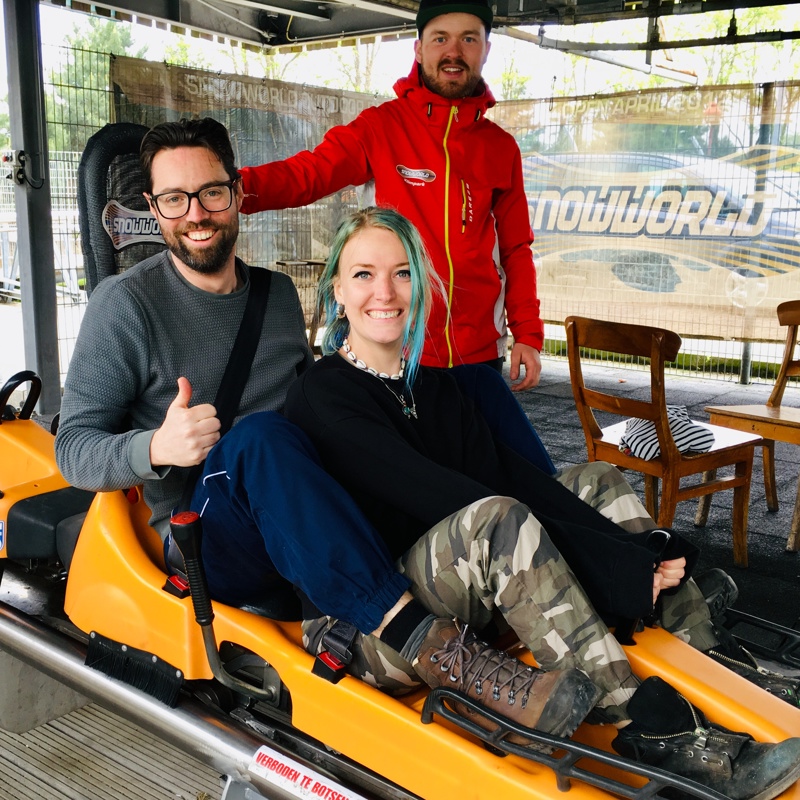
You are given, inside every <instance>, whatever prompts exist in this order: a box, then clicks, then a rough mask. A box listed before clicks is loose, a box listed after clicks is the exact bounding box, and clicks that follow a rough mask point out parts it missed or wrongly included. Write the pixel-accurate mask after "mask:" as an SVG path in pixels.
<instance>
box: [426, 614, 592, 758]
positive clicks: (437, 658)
mask: <svg viewBox="0 0 800 800" xmlns="http://www.w3.org/2000/svg"><path fill="white" fill-rule="evenodd" d="M413 666H414V670H415V671H416V673H417V674H418V675H419V676H420V677H421V678H422V679H423V680H424V681H425V682H426V683H427V684H428V685H429V686H431V687H436V686H450V687H451V688H453V689H458V690H459V691H462V692H464V694H466V695H467V696H468V697H470V698H472V699H473V700H477V701H478V702H479V703H480V704H481V705H483V706H486V708H488V709H490V710H492V711H494V712H496V713H498V714H502V715H503V716H505V717H508V718H509V719H510V720H512V721H513V722H516V723H517V724H518V725H524V726H525V727H527V728H536V729H537V730H539V731H543V732H544V733H551V734H553V735H554V736H564V737H566V736H571V735H572V734H573V733H574V732H575V729H576V728H577V727H578V725H580V724H581V722H582V721H583V720H584V718H585V717H586V715H587V714H588V713H589V711H590V710H591V709H592V707H593V706H594V704H595V703H596V702H597V700H598V698H599V697H600V695H601V694H602V692H601V691H600V689H598V688H597V687H596V686H595V685H594V684H593V683H592V681H591V680H590V679H589V678H588V677H587V676H586V675H584V674H583V673H582V672H580V671H579V670H576V669H568V670H554V671H552V672H544V671H542V670H540V669H535V668H534V667H530V666H528V665H527V664H525V663H524V662H522V661H520V660H519V659H517V658H514V657H513V656H510V655H509V654H508V653H505V652H503V651H502V650H494V649H493V648H491V647H489V645H487V644H485V643H484V642H481V641H480V640H479V639H478V638H477V637H476V636H475V634H473V633H472V632H471V631H470V630H469V629H468V627H467V625H465V624H463V623H461V622H458V621H457V620H447V619H437V620H436V621H435V622H434V623H433V625H432V626H431V629H430V631H429V632H428V635H427V636H426V637H425V640H424V641H423V643H422V646H421V647H420V650H419V654H418V656H417V658H416V659H415V660H414V664H413ZM454 709H455V711H456V712H457V713H458V714H460V715H461V716H464V717H466V718H469V719H470V720H471V721H472V722H474V723H475V724H476V725H479V726H480V727H482V728H483V729H484V730H494V729H495V726H494V725H492V724H491V723H489V722H487V720H485V719H484V718H483V717H480V716H478V715H476V714H475V713H474V712H472V711H470V709H468V708H466V707H464V706H458V705H454ZM508 740H509V741H510V742H514V743H516V744H521V745H530V744H531V742H530V741H529V740H527V739H522V738H521V737H519V736H515V735H513V734H512V735H510V736H509V737H508Z"/></svg>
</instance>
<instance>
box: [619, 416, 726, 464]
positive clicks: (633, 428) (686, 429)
mask: <svg viewBox="0 0 800 800" xmlns="http://www.w3.org/2000/svg"><path fill="white" fill-rule="evenodd" d="M667 420H669V427H670V430H671V431H672V438H673V439H674V440H675V444H676V445H677V447H678V450H680V452H681V453H707V452H708V451H709V450H710V449H711V447H712V446H713V444H714V434H713V432H712V431H710V430H709V429H708V428H705V427H703V426H702V425H698V424H697V423H696V422H692V420H691V419H689V412H688V411H687V409H686V406H667ZM619 449H620V450H622V452H623V453H627V454H628V455H632V456H636V457H637V458H642V459H644V460H645V461H650V460H651V459H653V458H658V457H659V455H661V448H660V447H659V445H658V437H657V436H656V426H655V424H654V423H652V422H650V420H646V419H629V420H628V422H627V423H626V425H625V432H624V433H623V434H622V437H621V438H620V440H619Z"/></svg>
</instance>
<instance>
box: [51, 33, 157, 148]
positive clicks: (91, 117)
mask: <svg viewBox="0 0 800 800" xmlns="http://www.w3.org/2000/svg"><path fill="white" fill-rule="evenodd" d="M132 48H133V38H132V36H131V32H130V27H129V26H128V25H127V24H125V23H121V22H115V21H113V20H100V19H98V18H97V17H88V18H87V19H86V21H85V22H84V21H82V23H81V24H76V25H75V26H74V28H73V30H72V33H71V34H68V35H67V37H66V47H65V48H63V58H62V63H61V65H60V66H58V67H56V68H55V69H53V70H52V71H51V73H50V75H49V76H48V79H47V81H46V86H45V89H46V96H45V102H46V112H47V131H48V144H49V147H50V150H73V151H77V150H83V148H84V146H85V145H86V141H87V139H88V138H89V137H90V136H91V135H92V134H93V133H95V132H96V131H97V130H99V129H100V128H101V127H102V126H103V125H105V124H106V123H107V122H109V118H110V107H111V86H110V85H109V84H110V80H109V64H110V59H111V57H112V56H115V55H117V56H119V55H130V56H134V57H136V58H142V57H143V56H144V55H145V53H146V51H147V48H146V47H143V48H141V49H139V50H138V51H136V52H132Z"/></svg>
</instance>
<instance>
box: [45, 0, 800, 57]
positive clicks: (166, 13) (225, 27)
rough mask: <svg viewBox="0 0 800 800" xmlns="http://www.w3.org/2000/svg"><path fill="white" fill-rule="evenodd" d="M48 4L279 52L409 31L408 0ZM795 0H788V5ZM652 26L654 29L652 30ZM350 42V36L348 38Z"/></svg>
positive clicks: (524, 12)
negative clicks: (220, 38)
mask: <svg viewBox="0 0 800 800" xmlns="http://www.w3.org/2000/svg"><path fill="white" fill-rule="evenodd" d="M45 1H46V2H50V3H51V4H52V5H57V6H62V7H66V8H71V9H73V10H75V11H83V12H86V13H90V14H97V15H100V16H106V17H115V18H118V19H123V20H133V19H136V20H138V21H140V22H145V23H150V24H155V25H158V26H159V27H167V28H172V29H175V30H177V31H181V32H184V31H187V32H194V33H196V34H198V35H202V36H208V37H222V38H223V39H225V40H234V41H237V42H239V43H241V44H243V45H245V46H257V47H264V46H266V47H270V48H276V49H279V50H287V49H289V50H290V49H295V48H299V47H309V46H311V47H313V46H324V45H325V44H326V43H329V44H336V43H339V42H342V40H345V41H346V40H352V39H359V38H360V39H364V38H368V37H374V36H384V37H385V36H392V35H395V36H412V35H415V29H414V17H415V14H416V9H417V2H415V0H118V2H114V3H89V2H83V0H45ZM797 2H800V0H790V2H789V3H780V5H791V4H795V3H797ZM494 5H495V26H496V27H497V28H499V29H500V30H501V31H503V30H504V29H508V28H515V27H517V26H521V25H524V26H530V25H533V26H538V27H539V28H540V29H541V30H540V35H541V36H542V37H545V39H544V43H546V41H547V40H546V30H547V27H548V26H555V25H577V24H581V23H588V22H609V21H612V20H617V21H619V20H638V19H647V20H649V21H650V23H651V24H650V26H649V28H648V35H647V39H646V41H644V42H641V43H639V44H637V45H635V46H632V45H630V44H629V45H627V46H626V48H625V49H643V50H657V49H661V48H663V47H665V46H669V47H675V46H680V43H674V42H670V43H664V42H659V41H658V35H657V30H658V27H657V25H656V23H657V20H658V19H659V18H663V17H670V16H674V15H686V14H698V13H702V12H709V11H731V12H732V11H733V10H734V9H736V8H741V7H742V6H745V7H747V8H754V7H759V6H775V5H779V4H778V3H776V2H774V0H738V2H737V1H736V0H687V1H686V2H673V1H672V0H664V1H663V2H659V0H496V2H495V4H494ZM735 27H736V26H735V23H734V24H733V25H732V27H731V29H729V31H728V33H727V35H726V36H724V37H720V38H719V39H718V40H713V41H709V42H708V43H709V44H712V43H719V44H736V43H739V42H742V41H754V40H755V41H769V40H770V39H771V38H772V37H773V35H774V38H794V37H791V36H787V35H786V32H780V31H774V32H761V33H759V34H758V35H759V36H761V37H762V38H759V39H753V38H752V36H753V35H752V34H751V35H749V36H740V35H738V34H737V33H736V30H735ZM654 31H656V33H654ZM765 36H766V37H767V38H764V37H765ZM350 43H351V42H350Z"/></svg>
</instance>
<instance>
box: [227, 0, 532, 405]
mask: <svg viewBox="0 0 800 800" xmlns="http://www.w3.org/2000/svg"><path fill="white" fill-rule="evenodd" d="M492 18H493V17H492V9H491V6H490V5H488V4H487V0H422V2H421V3H420V7H419V12H418V14H417V29H418V31H419V39H418V40H417V41H416V42H415V45H414V53H415V59H416V60H415V63H414V67H413V69H412V70H411V73H410V74H409V76H408V77H407V78H401V79H400V80H399V81H397V83H396V84H395V87H394V88H395V92H396V93H397V99H396V100H392V101H389V102H386V103H383V104H382V105H380V106H376V107H373V108H367V109H365V110H364V111H363V112H362V113H361V114H360V115H359V116H358V117H357V118H356V119H355V120H353V122H351V123H350V124H349V125H342V126H337V127H334V128H332V129H331V130H330V131H328V133H327V134H326V135H325V138H324V139H323V141H322V143H321V144H320V145H319V146H318V147H317V148H316V149H315V150H314V151H313V152H310V151H304V152H301V153H298V154H297V155H294V156H292V157H291V158H288V159H286V160H285V161H278V162H273V163H271V164H264V165H262V166H260V167H245V168H243V169H241V174H242V178H243V182H244V194H245V200H244V205H243V207H242V211H243V212H244V213H253V212H255V211H264V210H268V209H277V208H294V207H297V206H303V205H308V204H309V203H313V202H314V201H316V200H318V199H320V198H321V197H325V196H327V195H329V194H331V193H333V192H335V191H338V190H339V189H342V188H343V187H345V186H348V185H351V184H352V185H360V184H363V183H366V182H367V181H370V180H374V181H375V202H376V204H377V205H381V206H390V207H392V208H395V209H397V210H398V211H399V212H400V213H401V214H403V215H404V216H406V217H408V218H409V219H410V220H411V221H412V222H413V223H414V224H415V225H416V226H417V228H418V229H419V231H420V233H421V234H422V238H423V240H424V242H425V245H426V247H427V248H428V251H429V252H430V255H431V258H432V260H433V263H434V265H435V267H436V270H437V272H438V274H439V276H440V277H441V279H442V281H443V283H444V287H445V298H440V299H439V300H438V301H437V302H436V303H435V305H434V308H433V312H432V314H431V317H430V320H429V322H428V335H427V338H426V342H425V351H424V355H423V358H422V363H423V364H425V365H427V366H435V367H451V366H455V365H457V364H475V363H488V364H490V365H492V366H494V367H495V368H496V369H500V368H501V366H502V363H503V360H504V357H505V353H506V346H507V329H506V321H507V322H508V326H509V327H510V329H511V334H512V335H513V337H514V345H513V348H512V350H511V364H510V376H511V380H512V381H514V382H515V384H514V387H513V388H514V389H515V390H516V391H520V390H523V389H528V388H530V387H532V386H535V385H536V384H537V383H538V382H539V373H540V372H541V361H540V358H539V351H540V350H541V347H542V342H543V340H544V326H543V324H542V321H541V318H540V316H539V301H538V299H537V296H536V271H535V268H534V264H533V255H532V252H531V244H532V242H533V232H532V231H531V226H530V218H529V215H528V202H527V198H526V196H525V191H524V188H523V182H522V160H521V156H520V151H519V147H518V146H517V143H516V142H515V141H514V138H513V137H512V136H511V135H510V134H508V133H506V132H505V131H503V130H502V129H501V128H500V127H498V126H497V125H495V124H494V123H493V122H490V121H489V120H487V119H486V118H485V116H484V114H485V112H486V110H487V109H488V108H491V107H492V106H493V105H494V104H495V100H494V97H493V96H492V93H491V92H490V91H489V88H488V87H487V86H486V84H485V83H484V81H483V78H482V77H481V70H482V69H483V65H484V63H485V61H486V57H487V55H488V53H489V48H490V44H489V41H488V36H489V31H490V29H491V25H492ZM445 300H446V301H447V302H445ZM448 304H449V308H450V313H449V314H448V311H447V308H448ZM523 373H524V377H523Z"/></svg>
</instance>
